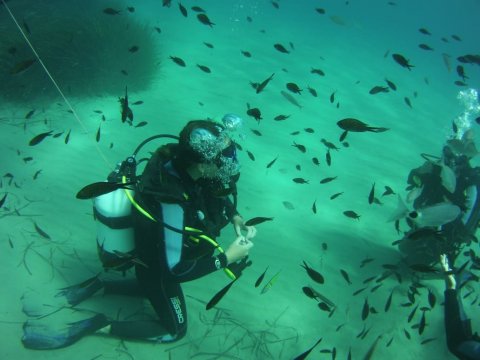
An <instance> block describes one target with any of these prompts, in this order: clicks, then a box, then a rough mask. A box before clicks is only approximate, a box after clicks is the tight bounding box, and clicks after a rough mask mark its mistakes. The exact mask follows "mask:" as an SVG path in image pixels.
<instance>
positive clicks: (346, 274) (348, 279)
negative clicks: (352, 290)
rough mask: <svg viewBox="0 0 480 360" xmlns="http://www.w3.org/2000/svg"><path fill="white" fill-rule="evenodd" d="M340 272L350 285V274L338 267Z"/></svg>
mask: <svg viewBox="0 0 480 360" xmlns="http://www.w3.org/2000/svg"><path fill="white" fill-rule="evenodd" d="M340 273H341V274H342V276H343V278H344V279H345V281H346V282H347V283H348V285H352V282H351V281H350V276H348V273H347V272H346V271H345V270H343V269H340Z"/></svg>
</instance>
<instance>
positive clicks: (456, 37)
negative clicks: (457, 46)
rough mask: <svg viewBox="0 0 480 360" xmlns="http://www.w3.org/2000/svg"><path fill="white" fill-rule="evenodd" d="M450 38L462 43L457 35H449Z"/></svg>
mask: <svg viewBox="0 0 480 360" xmlns="http://www.w3.org/2000/svg"><path fill="white" fill-rule="evenodd" d="M450 36H451V37H452V39H453V40H457V41H462V39H461V38H460V36H458V35H455V34H453V35H450Z"/></svg>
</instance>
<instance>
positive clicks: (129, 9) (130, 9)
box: [127, 6, 135, 13]
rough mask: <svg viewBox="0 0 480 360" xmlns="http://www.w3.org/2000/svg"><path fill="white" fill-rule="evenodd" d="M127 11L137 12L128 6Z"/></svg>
mask: <svg viewBox="0 0 480 360" xmlns="http://www.w3.org/2000/svg"><path fill="white" fill-rule="evenodd" d="M127 10H128V11H129V12H131V13H133V12H135V8H134V7H133V6H127Z"/></svg>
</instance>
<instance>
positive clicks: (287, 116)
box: [273, 115, 291, 121]
mask: <svg viewBox="0 0 480 360" xmlns="http://www.w3.org/2000/svg"><path fill="white" fill-rule="evenodd" d="M290 116H291V115H277V116H275V117H274V118H273V120H275V121H283V120H287V119H288V118H289V117H290Z"/></svg>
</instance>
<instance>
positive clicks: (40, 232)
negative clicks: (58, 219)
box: [33, 222, 52, 240]
mask: <svg viewBox="0 0 480 360" xmlns="http://www.w3.org/2000/svg"><path fill="white" fill-rule="evenodd" d="M33 225H34V227H35V231H36V232H37V233H38V235H40V236H41V237H43V238H44V239H47V240H51V239H52V238H51V237H50V235H48V234H47V233H46V232H45V231H43V230H42V229H41V228H40V226H38V225H37V223H36V222H33Z"/></svg>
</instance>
